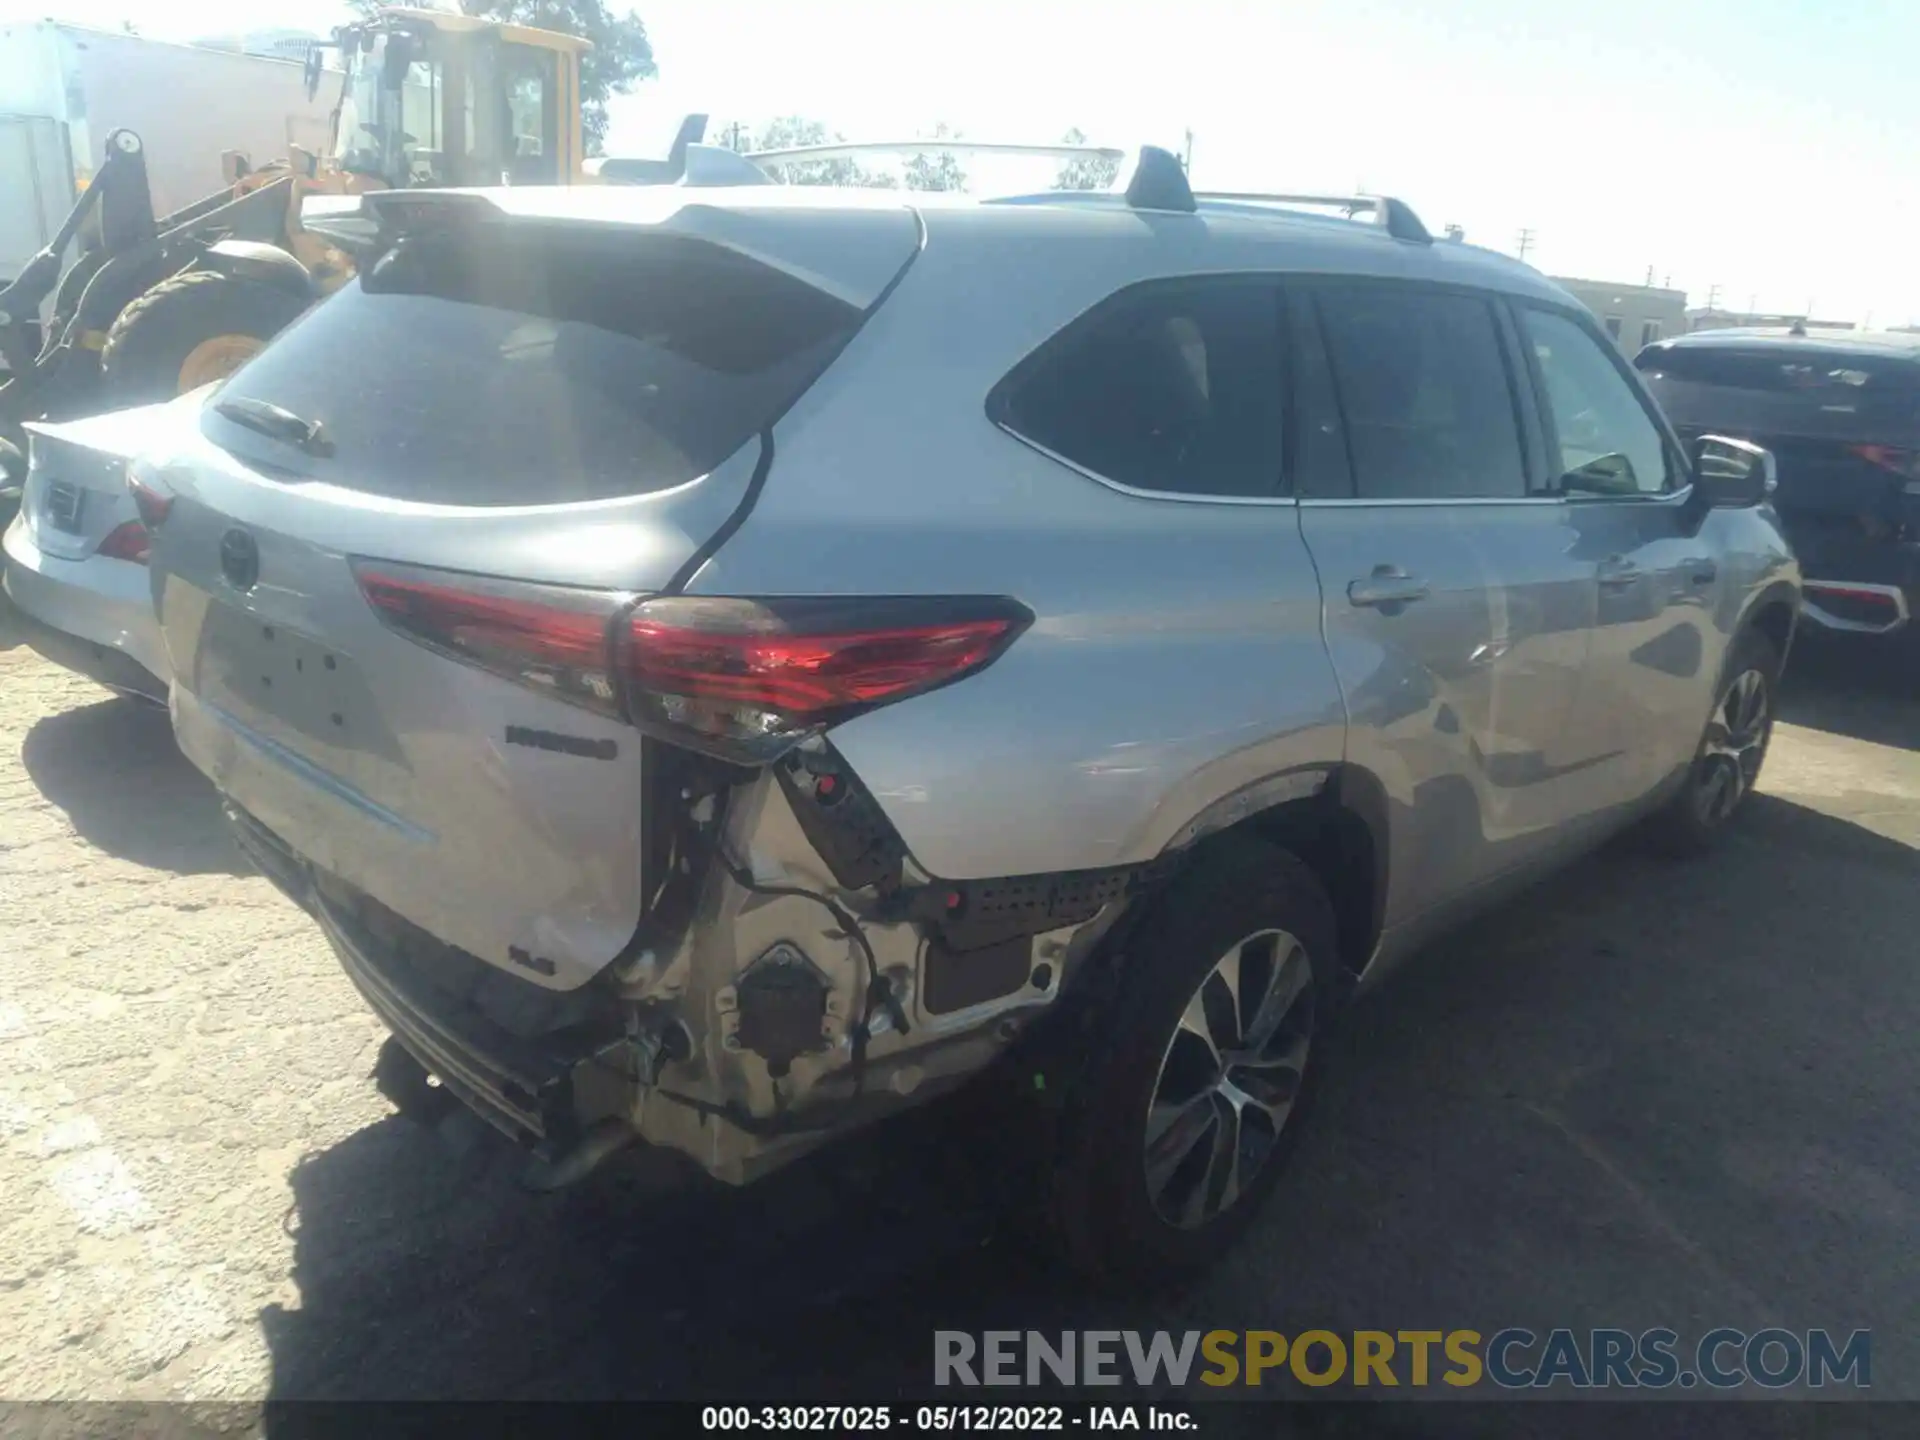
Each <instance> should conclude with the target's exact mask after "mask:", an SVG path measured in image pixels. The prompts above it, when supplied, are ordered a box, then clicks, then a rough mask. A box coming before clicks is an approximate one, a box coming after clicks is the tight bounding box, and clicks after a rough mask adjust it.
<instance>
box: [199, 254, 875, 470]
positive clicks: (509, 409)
mask: <svg viewBox="0 0 1920 1440" xmlns="http://www.w3.org/2000/svg"><path fill="white" fill-rule="evenodd" d="M859 321H860V312H859V311H858V310H856V309H855V308H853V307H852V306H850V305H848V304H846V303H845V302H843V301H841V300H837V299H835V298H833V297H832V296H829V295H826V294H824V293H822V292H821V291H819V290H817V289H815V288H813V287H812V286H810V285H807V284H805V283H803V282H801V281H798V280H795V279H793V278H791V277H790V276H787V275H784V274H781V273H780V272H778V271H776V270H773V269H770V268H769V267H767V266H765V265H762V264H760V263H758V262H757V261H754V260H750V259H747V258H745V257H743V256H740V255H738V254H735V253H734V252H732V251H728V250H724V249H721V248H720V247H718V246H715V245H711V244H708V243H706V242H704V241H699V240H690V239H687V238H686V237H683V236H672V235H659V234H647V233H636V232H635V231H634V230H632V229H630V228H624V227H621V228H615V227H599V228H596V227H582V226H577V225H554V224H543V223H539V222H532V223H529V222H515V223H511V224H482V225H474V226H465V227H460V228H458V229H455V230H444V231H438V232H435V233H432V234H427V235H421V236H417V237H414V238H411V239H408V240H404V241H402V242H401V244H400V245H399V246H398V247H397V248H396V249H395V250H394V251H392V252H391V253H390V254H388V255H387V256H386V257H384V258H383V259H382V260H381V261H380V262H379V263H378V264H376V265H375V266H373V267H372V269H371V270H370V271H369V272H368V273H365V274H363V275H362V276H361V277H360V278H359V279H357V280H355V281H354V282H352V283H351V284H350V285H348V286H347V287H346V288H345V289H343V290H342V291H341V292H340V293H339V294H337V295H336V296H334V297H333V298H332V299H330V300H328V301H327V302H326V303H325V304H323V305H320V306H318V307H316V308H315V309H314V310H313V311H312V312H310V313H309V314H308V315H307V316H306V317H305V318H303V319H302V320H301V321H300V322H299V323H298V324H297V325H296V326H295V327H294V328H292V329H291V330H289V331H288V332H287V333H286V334H285V335H284V336H283V337H282V338H281V339H280V340H278V341H277V342H276V343H275V344H273V345H271V346H269V347H268V348H267V349H266V350H264V351H262V352H261V353H260V355H259V356H258V357H257V358H256V359H254V360H253V361H252V362H251V363H249V364H248V365H247V366H245V367H244V368H243V369H241V370H240V371H239V372H238V373H237V374H235V376H234V377H233V379H232V380H231V381H229V382H228V384H227V386H226V388H225V389H224V390H223V391H222V392H221V393H220V395H219V396H218V397H217V399H216V402H215V403H216V405H217V404H218V403H220V402H222V401H228V400H239V399H244V400H254V401H262V402H265V403H267V404H270V405H273V406H277V407H280V408H281V409H283V410H287V411H291V412H292V413H293V414H294V415H297V416H299V417H300V418H301V419H303V420H307V421H311V422H317V423H318V424H319V425H320V426H321V427H322V433H323V434H324V436H325V437H326V439H327V440H328V441H330V442H331V445H332V453H331V454H329V455H326V456H316V455H311V454H308V453H306V452H305V451H304V450H302V449H300V448H298V447H296V446H294V445H291V444H280V443H277V442H275V441H274V440H272V439H269V438H267V437H264V436H261V435H258V434H256V433H254V432H253V431H251V430H248V429H246V428H243V427H241V426H238V425H235V424H234V423H232V422H231V421H229V420H226V419H223V418H221V417H220V416H219V415H218V414H217V413H215V411H214V410H213V409H209V411H208V413H207V419H206V421H205V424H206V426H207V430H208V434H209V436H210V438H212V439H214V440H215V441H216V442H217V443H219V444H221V445H223V446H225V447H226V448H228V449H230V450H232V451H234V452H236V453H239V454H242V455H244V456H245V457H246V458H248V459H254V460H258V461H260V462H262V463H263V464H266V465H269V466H271V467H273V468H274V469H276V470H279V471H283V472H290V473H293V474H297V475H303V476H311V477H312V478H314V479H320V480H325V481H327V482H329V483H332V484H337V485H341V486H345V487H348V488H351V489H354V490H360V491H367V492H371V493H374V494H379V495H387V496H393V497H396V498H401V499H407V500H418V501H428V502H435V503H443V504H457V505H526V504H551V503H559V502H563V501H578V500H599V499H608V498H612V497H614V496H619V495H632V494H640V493H644V492H648V491H654V490H662V489H666V488H668V487H669V486H673V485H677V484H681V483H683V482H684V481H687V480H691V479H693V478H695V477H696V476H699V475H704V474H706V473H707V472H708V471H709V470H712V469H713V468H714V467H715V466H716V465H718V464H719V463H720V462H721V461H723V460H725V459H726V458H727V457H728V456H729V455H731V454H732V453H733V452H734V451H735V450H738V449H739V448H740V447H741V446H742V445H743V444H745V443H746V441H747V440H748V439H749V438H750V437H751V436H752V435H753V434H754V433H755V432H756V431H757V430H759V429H760V428H761V427H762V426H763V425H765V424H766V423H767V422H768V421H770V420H771V419H773V418H774V417H775V416H776V415H778V414H779V412H780V411H781V410H783V409H784V408H785V407H786V406H787V405H788V404H789V403H791V402H792V400H793V399H794V397H795V396H797V395H798V394H799V393H800V392H801V391H803V390H804V389H805V388H806V387H807V385H808V384H810V383H811V382H812V380H813V379H814V377H815V376H816V375H818V374H819V372H820V370H821V369H822V368H823V367H824V366H825V365H826V364H827V362H828V361H829V360H831V358H832V357H833V355H834V353H835V352H836V351H837V350H838V348H839V347H840V346H841V345H842V344H843V343H844V342H845V340H846V338H847V337H848V336H849V335H850V334H851V333H852V332H853V330H854V329H855V327H857V325H858V324H859Z"/></svg>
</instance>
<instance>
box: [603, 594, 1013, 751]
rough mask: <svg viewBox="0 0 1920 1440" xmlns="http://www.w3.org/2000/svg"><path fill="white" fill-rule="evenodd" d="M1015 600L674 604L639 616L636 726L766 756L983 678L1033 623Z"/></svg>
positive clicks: (632, 618)
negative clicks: (899, 703)
mask: <svg viewBox="0 0 1920 1440" xmlns="http://www.w3.org/2000/svg"><path fill="white" fill-rule="evenodd" d="M1032 618H1033V617H1032V615H1031V614H1030V613H1029V612H1028V611H1027V610H1026V609H1025V608H1023V607H1021V606H1019V605H1016V604H1014V603H1013V602H1011V601H1008V600H1004V599H998V598H992V597H983V598H964V597H963V598H948V597H922V596H902V597H891V598H884V599H874V600H863V599H840V598H828V599H789V600H738V599H702V598H696V597H691V596H664V597H661V598H659V599H655V600H646V601H642V602H641V603H640V604H639V605H637V606H636V607H634V610H633V613H632V614H631V615H629V616H628V617H627V622H626V626H625V633H624V635H623V637H622V638H623V640H624V646H623V650H622V654H621V664H620V669H621V672H622V675H623V677H624V679H625V680H626V683H627V704H628V710H629V714H630V717H631V718H632V719H633V720H634V722H635V723H636V724H641V725H645V726H648V727H650V728H658V729H663V730H666V731H669V732H670V733H672V735H673V736H674V738H676V739H679V740H681V741H683V742H684V743H687V744H692V745H695V746H698V747H700V748H705V749H709V750H713V751H715V752H716V753H719V754H721V755H723V756H725V757H726V758H729V759H746V760H762V759H768V758H771V757H772V756H774V755H777V754H778V753H779V752H780V751H781V750H783V749H784V748H786V746H788V745H789V744H791V743H792V742H793V741H794V740H796V739H798V738H799V737H801V736H802V735H805V734H806V733H808V732H809V731H813V730H818V729H821V728H823V727H824V726H827V725H831V724H833V723H835V722H836V721H839V720H844V719H846V718H847V717H849V716H851V715H854V714H857V713H859V712H860V711H862V710H868V709H872V708H873V707H874V706H877V705H885V704H888V703H890V702H892V701H895V700H902V699H905V698H906V697H907V696H909V695H918V694H921V693H923V692H925V691H927V690H931V689H933V688H935V687H936V686H940V685H945V684H947V683H949V682H950V681H953V680H957V679H959V678H960V677H961V676H963V675H969V674H972V673H973V672H974V671H976V670H979V669H980V668H982V667H983V666H985V665H987V664H989V663H991V662H992V661H993V660H994V659H995V658H996V657H998V656H999V655H1000V653H1001V652H1002V651H1004V650H1005V649H1006V648H1007V646H1008V645H1009V644H1011V643H1012V641H1013V640H1014V638H1015V637H1016V636H1017V635H1019V633H1020V632H1021V631H1022V630H1024V629H1025V628H1026V627H1027V625H1028V624H1029V623H1031V621H1032Z"/></svg>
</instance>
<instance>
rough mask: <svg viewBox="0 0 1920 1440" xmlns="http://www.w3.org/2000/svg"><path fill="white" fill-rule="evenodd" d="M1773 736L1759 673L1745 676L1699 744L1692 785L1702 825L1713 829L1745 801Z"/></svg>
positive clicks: (1723, 702) (1724, 700)
mask: <svg viewBox="0 0 1920 1440" xmlns="http://www.w3.org/2000/svg"><path fill="white" fill-rule="evenodd" d="M1772 730H1773V714H1772V710H1771V708H1770V707H1769V705H1768V694H1767V677H1766V676H1765V675H1763V674H1761V673H1760V671H1758V670H1744V671H1742V672H1741V673H1740V674H1739V675H1738V676H1737V677H1736V678H1735V679H1734V682H1733V684H1731V685H1730V686H1728V687H1727V692H1726V694H1725V695H1724V696H1722V697H1721V700H1720V704H1719V706H1718V707H1717V708H1716V709H1715V710H1714V712H1713V718H1712V719H1711V720H1709V721H1708V722H1707V734H1706V738H1705V739H1704V740H1703V741H1702V742H1701V746H1700V760H1699V768H1698V771H1697V772H1696V775H1695V779H1694V784H1695V796H1694V799H1695V803H1696V804H1697V805H1698V806H1699V807H1700V818H1701V819H1703V820H1705V821H1706V822H1707V823H1708V824H1710V825H1713V824H1718V823H1719V822H1720V821H1722V820H1725V819H1726V818H1727V817H1728V816H1729V815H1731V814H1732V813H1733V812H1734V810H1735V809H1736V808H1737V807H1738V806H1739V804H1740V802H1741V801H1742V800H1744V799H1745V798H1746V797H1747V793H1748V792H1749V791H1750V790H1752V789H1753V786H1754V782H1755V781H1757V780H1758V779H1759V778H1760V764H1761V761H1763V760H1764V759H1766V754H1767V739H1768V737H1769V736H1770V735H1771V734H1772Z"/></svg>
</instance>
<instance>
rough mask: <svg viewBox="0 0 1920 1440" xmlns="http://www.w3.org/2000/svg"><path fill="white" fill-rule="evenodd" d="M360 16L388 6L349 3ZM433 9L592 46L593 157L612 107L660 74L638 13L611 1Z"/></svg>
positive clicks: (587, 125) (510, 1)
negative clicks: (555, 33)
mask: <svg viewBox="0 0 1920 1440" xmlns="http://www.w3.org/2000/svg"><path fill="white" fill-rule="evenodd" d="M347 3H348V4H349V5H351V6H352V7H353V9H354V10H355V11H357V12H358V13H359V14H361V15H363V16H370V15H373V14H375V13H376V12H378V11H379V10H380V9H381V7H382V0H347ZM425 3H426V5H427V6H428V7H429V8H432V9H436V10H449V9H454V8H458V9H459V10H460V11H461V12H462V13H464V14H467V15H477V16H481V17H483V18H485V19H488V20H500V21H505V22H506V23H508V24H512V25H531V26H532V27H534V28H535V29H536V30H557V31H559V32H560V33H561V34H563V35H578V36H580V37H581V38H582V39H584V40H588V41H591V42H592V44H593V48H592V49H591V50H588V51H587V52H586V53H585V54H583V55H582V56H581V57H580V130H581V133H582V136H583V137H584V139H585V141H586V146H587V153H588V154H589V155H598V154H599V153H600V151H601V144H602V142H603V141H604V140H605V139H606V135H607V101H608V100H609V99H610V98H612V97H613V96H615V95H624V94H626V93H627V91H629V90H631V89H632V88H633V87H634V85H635V83H636V82H638V81H641V80H651V79H652V78H653V77H654V76H655V75H657V74H658V73H659V70H658V68H657V67H656V66H655V65H654V63H653V43H652V42H651V41H650V40H648V39H647V27H646V26H645V25H644V24H643V23H642V22H641V19H640V17H639V15H637V14H636V13H634V12H633V11H632V10H627V11H624V12H620V11H616V10H614V9H613V8H612V7H611V6H610V5H609V4H608V0H459V3H458V5H457V7H456V6H454V5H450V4H447V3H446V0H425Z"/></svg>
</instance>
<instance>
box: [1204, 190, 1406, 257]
mask: <svg viewBox="0 0 1920 1440" xmlns="http://www.w3.org/2000/svg"><path fill="white" fill-rule="evenodd" d="M1194 198H1195V199H1197V200H1229V201H1232V200H1247V201H1253V202H1255V203H1260V204H1267V205H1331V206H1336V207H1338V208H1339V209H1342V210H1345V211H1346V212H1347V213H1348V214H1349V215H1351V214H1353V213H1354V212H1355V211H1357V210H1371V211H1372V212H1373V223H1374V224H1375V225H1378V226H1379V227H1380V228H1381V229H1382V230H1384V231H1386V232H1387V234H1389V235H1391V236H1392V237H1393V238H1394V239H1396V240H1407V241H1411V242H1412V243H1414V244H1416V245H1431V244H1432V243H1433V236H1432V234H1431V233H1429V232H1428V230H1427V227H1426V226H1425V225H1423V224H1421V223H1420V217H1419V216H1418V215H1416V214H1414V213H1413V207H1412V206H1411V205H1409V204H1407V202H1406V201H1404V200H1396V199H1394V198H1393V197H1392V196H1391V195H1268V194H1263V193H1261V192H1258V191H1252V190H1197V191H1195V192H1194Z"/></svg>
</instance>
